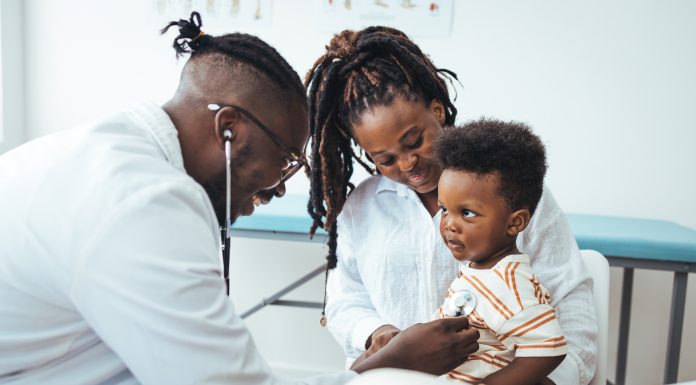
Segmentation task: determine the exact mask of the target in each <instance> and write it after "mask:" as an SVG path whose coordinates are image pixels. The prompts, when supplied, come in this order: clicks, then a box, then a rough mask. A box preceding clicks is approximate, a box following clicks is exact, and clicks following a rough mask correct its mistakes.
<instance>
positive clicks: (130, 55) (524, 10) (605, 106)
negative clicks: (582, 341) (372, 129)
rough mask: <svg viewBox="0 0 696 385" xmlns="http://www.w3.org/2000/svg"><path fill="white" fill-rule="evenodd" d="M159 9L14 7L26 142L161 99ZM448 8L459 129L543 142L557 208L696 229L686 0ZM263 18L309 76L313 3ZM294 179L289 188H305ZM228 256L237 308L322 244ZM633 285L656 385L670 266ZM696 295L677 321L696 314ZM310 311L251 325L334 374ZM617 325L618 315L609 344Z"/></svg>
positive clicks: (690, 8)
mask: <svg viewBox="0 0 696 385" xmlns="http://www.w3.org/2000/svg"><path fill="white" fill-rule="evenodd" d="M3 1H6V0H3ZM153 4H154V0H153V1H143V0H119V1H116V0H112V1H98V2H96V1H88V0H62V1H60V2H57V1H50V0H27V1H25V2H24V20H23V34H21V35H19V36H16V39H21V41H22V42H23V53H21V54H22V55H23V60H24V64H25V65H24V74H23V75H22V76H23V80H24V81H23V84H24V85H25V87H24V91H25V96H24V97H23V98H22V100H23V101H24V103H23V110H22V111H23V118H24V121H25V123H26V128H25V132H24V137H25V138H27V139H31V138H35V137H38V136H41V135H44V134H47V133H50V132H53V131H57V130H60V129H64V128H68V127H71V126H73V125H76V124H78V123H82V122H85V121H87V120H90V119H93V118H95V117H98V116H100V115H103V114H105V113H109V112H111V111H113V110H115V109H118V108H121V107H124V106H127V105H129V104H131V103H133V102H135V101H137V100H140V99H154V100H155V101H158V102H164V101H166V100H167V98H168V97H169V96H170V95H171V94H172V93H173V91H174V89H175V87H176V83H177V80H178V71H179V68H180V65H181V63H177V62H176V61H175V59H174V51H173V50H172V49H171V47H170V44H171V39H172V38H173V37H174V34H173V32H172V34H170V35H167V36H166V37H160V36H159V35H158V29H159V28H161V27H162V26H163V25H164V24H165V23H166V21H168V20H167V19H166V18H165V17H163V16H161V15H159V14H158V13H157V12H156V11H155V8H156V7H154V5H153ZM454 8H455V14H454V19H453V26H452V36H451V37H450V38H445V39H425V38H417V39H416V40H417V42H418V43H419V44H420V46H421V48H422V49H423V50H424V51H425V52H427V53H429V54H430V55H431V57H432V59H433V60H434V62H435V64H436V65H437V66H439V67H445V68H449V69H452V70H454V71H455V72H457V73H458V74H459V76H460V80H461V82H462V84H463V88H460V89H459V90H458V92H459V97H458V99H457V101H456V105H457V107H458V108H459V111H460V114H459V121H464V120H467V119H473V118H478V117H480V116H482V115H485V116H489V117H498V118H503V119H515V120H522V121H525V122H527V123H529V124H530V125H531V126H532V127H533V128H534V129H535V131H536V132H537V133H538V134H539V135H540V136H541V137H542V139H543V140H544V142H545V143H546V145H547V147H548V153H549V164H550V170H549V174H548V179H547V183H548V184H549V185H550V187H551V189H552V190H553V191H554V194H555V195H556V198H557V200H558V201H559V203H560V204H561V206H562V207H563V208H564V209H566V211H570V212H583V213H597V214H608V215H623V216H635V217H648V218H659V219H666V220H670V221H674V222H677V223H680V224H683V225H686V226H689V227H691V228H696V215H695V214H696V199H695V198H694V197H695V196H696V178H694V175H696V152H695V151H694V145H695V144H696V23H694V22H693V20H694V18H695V17H696V2H693V1H689V0H673V1H669V2H664V1H656V0H655V1H628V0H622V1H614V2H602V1H595V0H593V1H582V2H580V1H572V2H555V1H550V0H544V1H535V2H518V1H512V0H506V1H497V2H474V1H457V2H455V7H454ZM272 9H273V10H272V16H271V17H272V19H271V21H270V25H269V26H261V27H258V28H256V27H250V26H249V24H248V23H247V24H246V25H245V26H243V29H244V31H245V32H249V33H254V34H257V35H259V36H260V37H262V38H263V39H265V40H266V41H268V42H269V43H270V44H272V45H273V46H275V47H276V48H277V49H278V50H279V51H280V52H281V53H282V54H283V55H284V56H285V57H286V58H287V59H288V61H289V62H290V63H291V64H292V65H293V66H294V67H295V68H296V69H297V70H298V72H299V73H300V74H301V75H302V76H303V75H304V74H305V72H306V71H307V69H308V68H309V67H310V65H311V63H312V62H313V61H314V60H315V59H316V57H317V56H318V55H320V54H321V52H322V49H323V46H324V45H325V44H326V43H327V42H328V40H329V38H330V34H329V33H326V32H320V31H317V30H316V29H315V28H314V27H313V20H312V19H311V15H312V12H311V9H312V1H310V0H302V1H292V2H289V1H280V0H277V1H274V2H273V3H272ZM181 16H182V17H183V16H185V15H184V14H182V15H181ZM203 21H204V24H205V23H206V15H205V14H204V15H203ZM212 24H213V25H211V26H210V28H208V29H207V30H206V32H208V33H213V34H216V33H220V32H230V31H235V30H237V28H236V26H235V25H234V23H232V22H229V23H226V22H224V21H222V22H215V23H212ZM204 29H205V28H204ZM340 29H341V26H339V25H337V26H336V31H338V30H340ZM406 32H407V33H408V31H406ZM3 38H6V37H5V36H3ZM19 91H21V90H17V92H19ZM302 178H303V177H297V178H296V180H294V181H293V182H292V184H291V186H289V190H290V192H305V191H306V190H307V187H308V183H307V181H306V180H304V179H302ZM233 247H235V252H233V254H234V255H235V258H236V259H235V260H234V261H233V262H235V263H236V265H235V269H234V271H233V272H234V274H235V277H234V278H236V281H235V284H234V286H233V288H236V289H237V292H241V294H238V295H236V296H235V301H236V302H237V304H238V305H239V307H241V308H246V307H247V306H249V305H251V304H252V303H254V302H255V301H256V300H258V299H260V298H261V296H262V295H268V294H270V293H271V292H272V291H273V290H274V289H276V288H279V287H281V286H282V285H283V284H285V283H289V282H290V281H292V279H294V278H295V276H297V275H299V274H301V273H302V272H304V271H305V270H309V269H311V268H314V267H315V265H318V264H319V263H320V262H321V259H322V257H323V251H322V250H321V249H320V247H318V246H316V245H303V244H285V243H280V242H266V243H264V242H259V241H250V240H235V245H234V246H233ZM280 250H282V251H283V254H282V255H280V254H279V253H278V251H280ZM617 273H618V272H617V271H613V273H612V279H613V281H612V285H613V286H612V290H613V291H614V294H613V296H612V304H613V305H615V306H614V308H616V307H618V297H617V296H616V289H617V288H619V287H620V281H618V280H617V279H618V276H617ZM251 277H256V278H253V279H252V278H251ZM692 281H693V277H692ZM636 284H637V288H636V291H635V296H636V298H638V299H639V301H640V302H639V303H637V304H635V305H634V312H633V316H634V321H633V322H634V323H633V327H632V329H631V330H632V331H631V344H630V349H631V352H630V354H629V358H630V361H629V372H630V373H629V377H628V382H629V383H632V384H656V383H659V382H660V381H661V378H662V374H661V373H662V367H663V364H664V362H663V358H662V357H663V355H662V354H663V352H664V346H665V342H664V340H665V336H666V312H668V311H669V297H668V295H669V289H670V288H671V281H670V280H669V279H668V276H667V275H666V274H664V273H649V272H646V273H642V272H639V273H638V274H637V276H636ZM695 286H696V285H694V284H693V282H692V285H691V287H690V291H689V297H688V298H689V299H690V300H691V303H690V304H689V307H688V308H687V321H686V323H685V324H686V325H690V324H691V325H693V324H694V321H696V314H694V312H695V311H696V309H695V307H694V306H693V302H694V301H693V298H694V295H696V294H695V292H696V291H695V290H694V287H695ZM242 289H243V290H242ZM303 290H304V291H303V292H302V293H300V294H298V296H296V297H302V299H319V295H320V293H321V284H320V282H318V280H317V282H312V283H311V285H310V287H308V288H305V289H303ZM316 313H317V312H313V311H307V310H297V309H284V308H277V309H269V310H264V311H263V312H262V313H261V314H259V315H258V316H254V317H252V319H250V321H249V323H250V326H251V328H252V331H253V332H254V334H255V335H256V338H257V341H258V344H259V346H260V348H261V349H262V350H263V352H264V353H265V354H266V355H267V356H268V357H269V360H270V361H271V362H272V363H273V364H274V365H275V366H277V367H285V368H289V369H298V370H304V369H309V370H313V369H322V368H336V367H340V366H341V364H340V362H341V358H340V357H341V355H340V351H339V350H338V348H337V346H336V345H335V344H334V343H333V341H332V340H331V339H330V337H329V336H328V335H327V333H326V332H325V331H324V330H322V329H319V327H318V326H317V325H318V323H317V319H318V315H317V314H316ZM654 314H656V315H654ZM663 318H664V320H663ZM616 320H617V315H616V312H615V311H614V312H613V313H612V323H613V325H614V326H613V328H612V334H614V335H615V333H616ZM685 332H686V334H685V337H684V340H683V341H684V342H683V345H684V347H683V349H682V356H683V357H682V369H681V378H682V379H686V378H690V379H696V368H695V367H693V366H689V365H687V363H689V362H694V360H695V359H696V350H695V349H696V348H694V347H693V345H694V344H693V343H692V344H687V342H693V341H696V332H694V330H693V329H689V328H688V327H687V328H686V330H685ZM614 340H615V339H612V342H613V343H615V341H614ZM688 345H691V346H688ZM612 352H613V350H612ZM656 357H657V358H656ZM612 373H613V363H612V364H611V367H610V375H612Z"/></svg>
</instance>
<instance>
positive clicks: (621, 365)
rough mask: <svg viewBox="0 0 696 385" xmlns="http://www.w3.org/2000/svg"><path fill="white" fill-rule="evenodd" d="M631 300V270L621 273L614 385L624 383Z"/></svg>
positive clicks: (622, 384) (628, 268)
mask: <svg viewBox="0 0 696 385" xmlns="http://www.w3.org/2000/svg"><path fill="white" fill-rule="evenodd" d="M632 298H633V268H631V267H626V268H624V271H623V287H622V288H621V314H620V316H619V347H618V354H617V357H616V385H624V384H625V382H626V360H627V358H628V331H629V327H630V323H631V300H632Z"/></svg>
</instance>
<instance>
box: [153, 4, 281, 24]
mask: <svg viewBox="0 0 696 385" xmlns="http://www.w3.org/2000/svg"><path fill="white" fill-rule="evenodd" d="M154 7H155V9H154V10H155V12H156V13H157V14H158V15H159V16H161V17H163V18H165V19H171V20H175V19H178V18H180V17H181V15H188V14H190V13H191V12H192V11H194V10H196V11H199V12H200V13H201V14H203V15H204V16H205V24H206V26H208V27H211V26H212V28H213V29H221V30H225V29H229V27H230V25H234V26H235V27H237V28H244V29H246V28H254V27H261V28H269V27H270V26H271V15H272V10H273V1H272V0H154Z"/></svg>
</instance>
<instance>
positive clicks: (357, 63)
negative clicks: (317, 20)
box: [305, 27, 457, 314]
mask: <svg viewBox="0 0 696 385" xmlns="http://www.w3.org/2000/svg"><path fill="white" fill-rule="evenodd" d="M448 77H453V78H455V79H456V75H455V74H454V73H453V72H451V71H449V70H446V69H438V68H436V67H435V66H434V65H433V63H432V62H431V61H430V59H429V58H428V57H427V56H426V55H425V54H423V52H422V51H421V50H420V48H418V46H417V45H416V44H415V43H413V41H411V40H410V39H409V38H408V37H407V36H406V35H405V34H404V33H403V32H401V31H399V30H396V29H393V28H388V27H369V28H366V29H363V30H362V31H357V32H356V31H350V30H346V31H343V32H341V33H339V34H337V35H335V36H334V38H333V39H332V40H331V42H330V43H329V45H328V46H327V50H326V53H325V54H324V55H323V56H321V57H320V58H319V59H317V61H316V62H315V63H314V65H313V66H312V69H310V71H309V72H308V73H307V76H306V77H305V87H307V88H308V90H309V91H308V99H309V117H310V138H311V140H312V147H311V153H310V157H311V169H310V170H308V171H307V175H308V177H309V179H310V184H311V188H310V197H309V202H308V204H307V208H308V211H309V215H310V216H311V217H312V221H313V223H312V228H311V230H310V234H312V235H313V234H314V232H315V231H316V229H317V228H318V227H321V228H324V230H325V231H326V232H327V233H328V241H327V244H328V246H329V252H328V255H327V257H326V258H327V267H328V268H329V269H332V268H334V267H335V266H336V263H337V258H336V244H337V238H338V232H337V228H336V219H337V217H338V214H339V213H340V212H341V210H342V209H343V205H344V203H345V201H346V198H347V196H348V194H349V193H350V191H351V190H352V188H353V184H351V182H350V178H351V176H352V175H353V160H355V161H356V162H358V164H359V165H360V166H362V167H363V168H365V170H367V171H368V172H369V173H370V174H373V175H374V174H376V173H377V170H376V168H373V167H371V166H370V164H373V163H372V160H371V159H370V158H369V157H368V156H367V155H366V154H364V153H363V152H362V151H360V152H359V153H356V152H355V151H354V149H353V144H354V143H355V142H354V139H353V136H352V134H351V126H352V124H353V123H355V122H357V121H359V118H360V116H361V115H362V114H363V113H364V112H365V111H366V110H367V109H369V108H372V107H376V106H381V105H389V104H390V103H391V102H392V101H393V100H394V98H395V97H397V96H401V97H406V98H407V99H408V100H422V101H423V102H424V103H430V102H431V101H432V100H433V99H437V100H439V101H441V102H442V103H443V105H444V106H445V124H447V125H452V124H454V120H455V118H456V115H457V109H456V108H455V106H454V104H453V103H452V101H451V100H450V97H449V93H448V90H447V84H446V81H445V80H446V79H447V78H448ZM324 304H326V298H325V299H324ZM322 314H324V313H323V312H322Z"/></svg>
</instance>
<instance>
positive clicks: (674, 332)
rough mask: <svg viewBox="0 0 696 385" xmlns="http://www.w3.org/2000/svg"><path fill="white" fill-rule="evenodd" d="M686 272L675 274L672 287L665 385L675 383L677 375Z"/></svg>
mask: <svg viewBox="0 0 696 385" xmlns="http://www.w3.org/2000/svg"><path fill="white" fill-rule="evenodd" d="M688 274H689V273H687V272H675V273H674V284H673V286H672V309H671V312H670V318H669V335H668V337H667V360H666V362H665V381H664V382H665V384H671V383H675V382H677V375H678V374H679V353H680V350H681V337H682V327H683V326H684V307H685V306H686V283H687V281H688V278H689V275H688Z"/></svg>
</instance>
